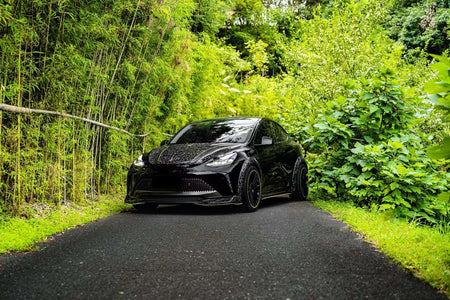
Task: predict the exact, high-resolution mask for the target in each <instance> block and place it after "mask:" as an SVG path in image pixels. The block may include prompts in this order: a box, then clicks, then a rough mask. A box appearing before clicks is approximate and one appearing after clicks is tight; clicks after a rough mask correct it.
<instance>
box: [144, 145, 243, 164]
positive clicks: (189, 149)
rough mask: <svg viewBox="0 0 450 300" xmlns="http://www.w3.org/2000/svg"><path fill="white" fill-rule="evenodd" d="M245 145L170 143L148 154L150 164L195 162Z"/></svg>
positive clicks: (200, 161)
mask: <svg viewBox="0 0 450 300" xmlns="http://www.w3.org/2000/svg"><path fill="white" fill-rule="evenodd" d="M240 147H244V145H242V144H169V145H165V146H162V147H159V148H156V149H155V150H153V151H151V152H150V153H149V154H148V158H147V159H148V162H149V163H150V164H161V165H172V164H194V163H203V162H206V161H208V160H209V159H211V158H213V157H215V156H217V155H220V154H222V153H223V154H225V153H227V152H229V151H232V150H236V149H238V148H240Z"/></svg>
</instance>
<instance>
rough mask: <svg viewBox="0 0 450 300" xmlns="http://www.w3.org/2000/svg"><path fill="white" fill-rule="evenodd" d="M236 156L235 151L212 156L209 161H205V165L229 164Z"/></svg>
mask: <svg viewBox="0 0 450 300" xmlns="http://www.w3.org/2000/svg"><path fill="white" fill-rule="evenodd" d="M236 157H237V153H236V152H233V153H229V154H226V155H222V156H219V157H216V158H214V159H213V160H212V161H211V162H209V163H207V164H206V165H207V166H208V167H221V166H227V165H231V164H232V163H233V161H234V160H235V159H236Z"/></svg>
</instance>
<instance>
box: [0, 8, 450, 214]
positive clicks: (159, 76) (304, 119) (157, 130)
mask: <svg viewBox="0 0 450 300" xmlns="http://www.w3.org/2000/svg"><path fill="white" fill-rule="evenodd" d="M406 2H407V1H396V0H392V1H386V3H385V4H384V5H381V4H380V3H379V2H377V1H370V0H364V1H338V2H334V1H302V0H298V1H288V2H286V3H284V2H279V3H278V2H276V1H257V0H236V1H222V0H166V1H164V0H129V1H119V0H107V1H87V0H76V1H65V0H59V1H56V0H23V1H12V0H7V1H2V2H1V3H0V60H1V63H0V103H3V104H5V105H11V106H16V107H23V108H27V109H30V111H31V110H40V111H52V112H56V114H17V113H14V112H11V111H2V110H0V211H3V212H6V214H9V215H21V214H24V213H25V212H26V209H27V206H28V205H29V204H33V203H45V204H46V205H62V204H69V203H72V202H76V203H83V202H84V201H88V200H95V199H98V198H99V195H102V194H107V195H115V196H117V197H122V196H123V195H124V192H125V191H124V189H125V181H126V170H127V168H128V166H129V164H130V163H131V162H132V161H133V159H134V158H135V157H136V156H137V155H138V154H139V153H140V152H142V151H145V150H149V149H150V148H151V147H154V146H156V145H158V144H159V143H160V142H161V141H162V140H164V139H166V138H167V135H169V134H171V133H174V132H175V131H176V130H178V129H179V128H180V127H181V126H183V125H184V124H185V123H186V122H188V121H191V120H196V119H202V118H209V117H215V116H230V115H253V116H267V117H270V118H272V119H275V120H277V121H279V122H281V123H283V125H284V126H285V127H286V128H288V129H289V131H290V132H291V134H293V135H294V136H295V137H297V138H298V139H300V140H301V139H303V138H305V137H304V136H302V131H301V130H300V129H301V128H302V127H304V126H306V125H310V124H312V123H313V122H314V121H315V120H316V119H317V116H318V115H319V114H320V113H321V112H322V111H323V110H324V109H326V108H327V107H328V106H329V105H327V103H328V102H330V101H332V100H333V99H334V98H335V97H337V96H338V95H339V94H341V93H345V91H346V90H347V89H348V87H347V86H346V85H347V82H350V81H354V80H359V79H360V78H362V77H364V78H371V77H373V76H376V75H377V74H379V72H380V70H381V69H383V68H387V67H389V68H392V69H394V70H395V73H396V74H397V81H398V83H399V84H400V85H402V86H404V87H406V88H407V89H408V99H412V100H409V101H410V103H409V104H411V105H416V106H420V105H422V104H421V100H420V98H419V97H420V95H421V93H422V92H423V91H422V87H423V84H424V82H425V81H426V80H429V78H430V74H431V70H430V69H429V67H428V63H429V60H428V59H427V58H426V55H425V54H424V53H425V51H429V50H430V49H432V50H433V51H435V52H438V53H437V54H442V51H444V50H443V49H446V48H448V38H444V39H443V40H442V41H441V40H439V39H440V38H441V37H442V34H439V32H440V33H442V32H447V31H446V29H445V28H446V27H445V26H446V25H445V24H444V23H445V22H444V23H442V22H443V21H442V22H441V21H440V20H447V19H448V18H447V19H446V17H445V16H446V14H447V13H448V3H447V4H442V3H441V2H443V1H440V2H439V1H438V4H437V5H436V7H437V8H436V9H435V10H434V11H432V12H431V13H434V15H432V16H431V17H432V18H433V20H436V22H435V23H434V25H433V26H434V27H431V25H427V24H428V23H427V24H426V25H424V26H425V27H424V26H422V25H420V24H419V25H415V26H419V27H420V26H422V27H420V28H421V29H420V28H419V27H418V28H419V29H420V30H424V31H426V32H428V33H429V36H430V39H429V40H427V41H428V42H423V41H418V40H417V39H416V40H413V39H412V37H410V36H405V35H402V30H403V29H402V28H401V26H402V25H401V24H402V23H399V22H397V21H398V20H401V19H402V18H403V17H405V15H407V14H410V15H411V14H412V13H410V12H409V10H408V9H410V7H411V5H410V3H409V2H408V3H406ZM416 2H418V3H419V2H420V1H416ZM422 2H423V3H425V2H426V1H422ZM422 2H420V3H422ZM420 3H419V4H420ZM423 3H422V4H420V5H422V6H420V5H419V6H417V7H416V8H417V9H416V10H414V11H413V13H414V14H416V15H417V18H419V19H421V18H423V15H425V16H427V14H428V15H430V14H431V13H430V10H429V9H428V8H427V7H428V6H426V5H425V4H423ZM419 8H420V9H421V10H420V9H419ZM427 9H428V10H427ZM421 14H422V15H421ZM396 20H397V21H396ZM439 22H441V23H442V24H441V23H439ZM399 24H400V25H399ZM387 25H389V28H390V31H387V30H386V29H384V28H385V27H383V26H387ZM426 26H428V27H426ZM439 26H441V27H442V28H441V27H439ZM433 30H434V31H433ZM430 32H431V33H430ZM436 32H438V33H437V34H436ZM422 33H423V32H419V33H417V35H418V36H421V35H423V34H422ZM433 34H434V35H433ZM436 36H437V37H438V38H435V39H434V40H433V37H436ZM408 38H409V39H408ZM402 39H403V40H402ZM430 41H431V42H430ZM413 42H415V43H416V44H413ZM422 42H423V43H422ZM432 42H433V43H432ZM421 43H422V44H421ZM409 44H411V45H413V46H411V47H410V48H405V47H406V46H405V45H409ZM428 45H430V46H429V48H427V47H428ZM431 47H433V48H431ZM67 115H70V116H76V117H77V118H66V117H64V116H67ZM434 118H435V116H430V117H429V118H428V119H426V120H424V121H423V122H421V123H420V124H418V125H417V126H419V127H420V126H424V125H423V124H427V125H426V128H427V129H426V130H425V131H427V132H428V133H429V134H432V133H434V132H436V133H438V134H434V136H436V137H437V138H438V139H439V138H440V136H441V135H440V134H439V132H442V130H443V129H445V128H447V127H445V126H443V125H440V124H439V122H434V121H433V120H434ZM82 119H84V120H86V119H87V120H91V121H93V122H94V123H95V122H98V123H102V124H105V125H107V126H109V127H115V128H119V129H121V130H122V131H127V132H130V133H132V134H135V135H143V136H141V137H139V136H133V135H128V134H124V133H123V132H120V131H117V130H111V129H108V128H106V127H101V126H97V125H95V124H93V122H84V121H83V120H82ZM421 124H422V125H421ZM444 127H445V128H444ZM445 130H448V128H447V129H445ZM445 130H444V131H445Z"/></svg>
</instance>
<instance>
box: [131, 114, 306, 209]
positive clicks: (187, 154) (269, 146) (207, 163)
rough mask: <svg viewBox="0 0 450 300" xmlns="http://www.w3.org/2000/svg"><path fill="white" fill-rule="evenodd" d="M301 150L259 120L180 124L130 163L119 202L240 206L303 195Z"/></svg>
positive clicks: (274, 126)
mask: <svg viewBox="0 0 450 300" xmlns="http://www.w3.org/2000/svg"><path fill="white" fill-rule="evenodd" d="M307 172H308V169H307V165H306V162H305V159H304V157H303V155H302V151H301V147H300V146H299V145H298V144H297V143H296V142H295V141H294V140H293V139H292V138H290V137H289V136H288V134H287V133H286V131H285V130H284V129H283V128H282V127H281V126H280V125H278V124H277V123H275V122H273V121H271V120H268V119H265V118H245V117H234V118H221V119H210V120H204V121H198V122H194V123H191V124H188V125H186V126H185V127H184V128H182V129H181V130H180V131H179V132H178V133H177V134H176V135H175V136H173V138H172V139H171V140H170V141H163V142H162V143H161V146H160V147H159V148H156V149H154V150H152V151H150V152H149V153H145V154H143V155H141V156H139V158H138V159H137V160H136V161H135V162H134V163H133V164H132V166H131V167H130V170H129V172H128V178H127V196H126V199H125V202H127V203H132V204H134V205H136V206H137V205H140V204H145V205H146V206H147V207H150V208H156V206H157V205H158V204H174V203H195V204H205V205H214V204H215V205H219V204H240V205H243V208H244V209H245V210H247V211H254V210H256V209H257V208H258V206H259V204H260V202H261V199H265V198H269V197H275V196H281V195H290V197H291V198H292V199H293V200H305V199H306V197H307V195H308V187H307V178H308V177H307Z"/></svg>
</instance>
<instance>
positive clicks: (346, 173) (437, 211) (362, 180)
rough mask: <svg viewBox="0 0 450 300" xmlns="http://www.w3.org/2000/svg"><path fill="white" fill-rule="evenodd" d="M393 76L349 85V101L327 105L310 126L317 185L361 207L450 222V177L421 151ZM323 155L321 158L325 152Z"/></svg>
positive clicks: (384, 74) (383, 76) (412, 217)
mask: <svg viewBox="0 0 450 300" xmlns="http://www.w3.org/2000/svg"><path fill="white" fill-rule="evenodd" d="M390 73H391V72H390V71H389V70H386V71H385V72H384V73H381V74H380V76H378V77H376V78H374V79H372V80H370V81H366V80H362V82H361V83H360V84H349V85H347V91H346V93H347V95H346V97H343V96H342V97H338V98H337V99H336V100H335V101H333V102H330V103H329V105H328V106H329V107H328V109H327V110H326V111H325V112H324V114H323V115H322V116H321V117H320V118H319V119H318V120H317V122H316V123H315V124H314V125H313V127H312V128H307V133H308V134H309V135H310V138H309V139H308V140H307V141H306V145H307V146H308V150H309V151H311V152H313V153H318V155H315V156H313V157H315V160H314V161H313V164H312V167H311V171H312V178H313V179H312V181H313V182H314V183H313V187H314V188H315V189H316V190H317V191H318V192H325V193H329V194H332V195H335V196H336V197H338V198H340V199H343V200H351V201H353V202H355V203H357V204H359V205H362V206H369V207H377V208H378V209H379V210H382V211H384V210H389V211H393V212H394V214H395V215H396V216H399V217H408V218H411V219H420V220H422V221H423V222H425V223H429V224H438V223H447V222H449V221H450V214H449V205H448V201H441V199H438V198H437V197H436V195H437V194H439V193H440V192H442V191H447V189H448V183H449V181H450V177H449V176H448V174H447V173H445V172H441V171H439V170H438V167H439V165H438V164H437V163H436V162H434V161H432V160H431V159H429V158H428V157H427V156H426V155H425V152H424V151H423V148H424V147H423V145H422V143H421V140H420V139H419V138H418V137H417V136H416V135H415V134H414V132H413V131H412V130H411V126H412V122H413V112H412V111H411V109H410V108H409V107H408V106H407V105H405V100H404V99H405V98H407V97H408V96H407V95H406V94H404V92H403V91H402V90H401V89H400V87H398V86H397V85H396V83H395V82H392V81H390V80H389V77H390V76H389V75H391V74H390ZM321 153H322V154H321Z"/></svg>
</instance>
